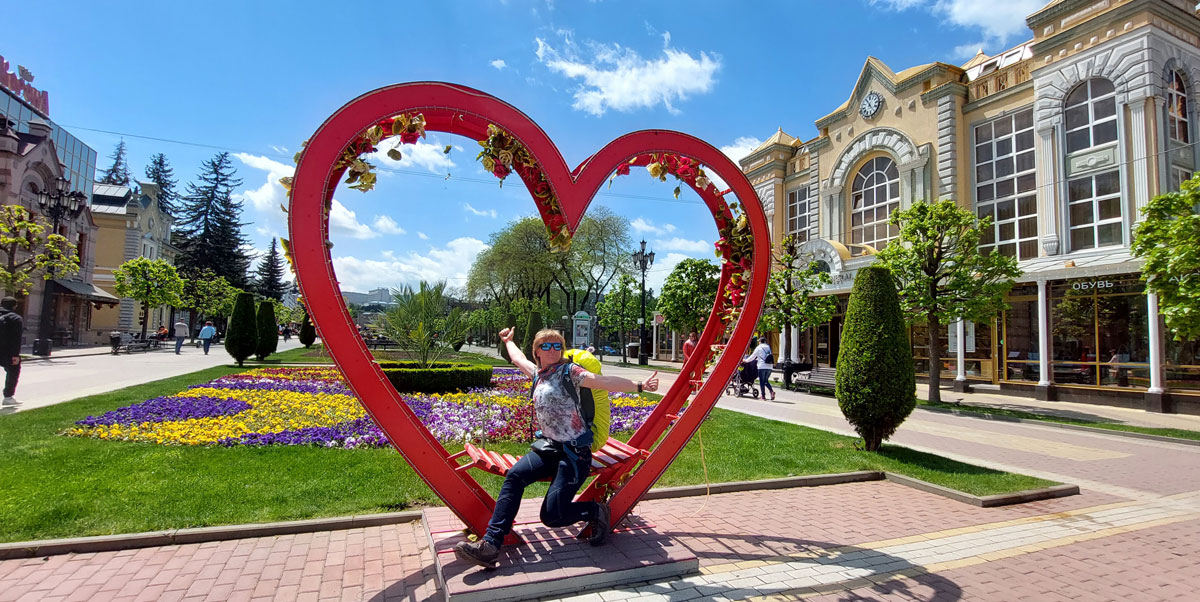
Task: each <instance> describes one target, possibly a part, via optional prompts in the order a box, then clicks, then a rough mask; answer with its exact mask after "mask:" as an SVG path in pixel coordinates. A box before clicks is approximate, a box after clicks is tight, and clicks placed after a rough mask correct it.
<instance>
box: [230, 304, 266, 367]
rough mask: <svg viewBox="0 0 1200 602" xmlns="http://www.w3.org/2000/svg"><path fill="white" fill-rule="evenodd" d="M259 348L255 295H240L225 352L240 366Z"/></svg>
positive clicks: (234, 309) (234, 307)
mask: <svg viewBox="0 0 1200 602" xmlns="http://www.w3.org/2000/svg"><path fill="white" fill-rule="evenodd" d="M257 348H258V319H257V318H256V317H255V315H254V294H253V293H238V296H237V300H235V301H234V303H233V315H232V316H230V317H229V329H228V330H226V331H225V351H226V352H228V353H229V355H230V357H232V358H233V359H234V360H236V361H237V364H238V365H239V366H241V365H242V362H244V361H246V358H248V357H250V356H251V355H253V354H254V351H255V350H256V349H257Z"/></svg>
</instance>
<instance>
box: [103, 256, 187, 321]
mask: <svg viewBox="0 0 1200 602" xmlns="http://www.w3.org/2000/svg"><path fill="white" fill-rule="evenodd" d="M113 279H114V280H115V281H116V289H117V294H118V295H121V296H122V297H129V298H130V299H133V300H135V301H140V302H141V303H142V313H143V314H144V315H146V316H149V315H150V308H151V307H158V306H160V305H172V306H176V307H178V306H179V305H182V304H183V301H182V296H183V278H180V277H179V273H178V272H176V271H175V266H173V265H171V264H169V263H167V262H166V261H164V260H162V259H147V258H145V257H138V258H135V259H130V260H129V261H126V262H125V263H122V264H121V265H120V267H118V268H117V269H115V270H113ZM149 326H150V324H149V320H148V319H147V320H144V321H142V338H143V339H144V338H146V329H147V327H149Z"/></svg>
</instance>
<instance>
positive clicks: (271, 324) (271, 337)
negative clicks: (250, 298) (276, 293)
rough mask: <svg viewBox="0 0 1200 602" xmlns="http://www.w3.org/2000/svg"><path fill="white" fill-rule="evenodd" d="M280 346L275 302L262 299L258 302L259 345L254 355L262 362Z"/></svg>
mask: <svg viewBox="0 0 1200 602" xmlns="http://www.w3.org/2000/svg"><path fill="white" fill-rule="evenodd" d="M278 347H279V323H278V322H276V321H275V304H274V303H272V302H270V301H262V302H260V303H259V304H258V345H257V346H256V347H255V348H254V357H256V358H258V361H260V362H261V361H263V360H265V359H267V356H268V355H271V354H272V353H275V350H276V349H277V348H278Z"/></svg>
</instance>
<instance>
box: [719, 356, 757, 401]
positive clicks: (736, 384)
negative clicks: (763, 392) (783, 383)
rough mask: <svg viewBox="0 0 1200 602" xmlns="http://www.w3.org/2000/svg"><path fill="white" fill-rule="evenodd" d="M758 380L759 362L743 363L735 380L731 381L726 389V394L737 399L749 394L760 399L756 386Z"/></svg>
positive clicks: (734, 376)
mask: <svg viewBox="0 0 1200 602" xmlns="http://www.w3.org/2000/svg"><path fill="white" fill-rule="evenodd" d="M757 380H758V360H756V359H755V360H750V361H748V362H742V363H741V365H740V366H738V369H737V372H735V373H734V375H733V378H731V379H729V387H727V388H726V392H727V393H729V394H730V395H733V396H736V397H742V396H745V395H746V394H747V393H749V394H751V395H753V396H754V398H755V399H758V389H757V388H756V387H755V386H754V383H755V381H757Z"/></svg>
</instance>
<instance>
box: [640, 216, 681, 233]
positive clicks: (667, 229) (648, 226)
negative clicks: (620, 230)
mask: <svg viewBox="0 0 1200 602" xmlns="http://www.w3.org/2000/svg"><path fill="white" fill-rule="evenodd" d="M629 225H630V226H631V227H633V229H634V231H635V232H642V233H646V232H651V233H654V234H659V235H662V234H670V233H672V232H674V231H675V225H674V224H663V225H661V226H655V225H654V224H653V223H651V222H649V221H646V218H644V217H641V216H638V217H637V218H636V219H634V220H633V221H631V222H629Z"/></svg>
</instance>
